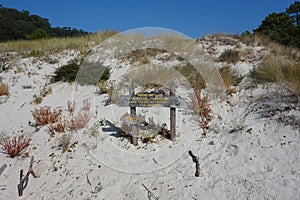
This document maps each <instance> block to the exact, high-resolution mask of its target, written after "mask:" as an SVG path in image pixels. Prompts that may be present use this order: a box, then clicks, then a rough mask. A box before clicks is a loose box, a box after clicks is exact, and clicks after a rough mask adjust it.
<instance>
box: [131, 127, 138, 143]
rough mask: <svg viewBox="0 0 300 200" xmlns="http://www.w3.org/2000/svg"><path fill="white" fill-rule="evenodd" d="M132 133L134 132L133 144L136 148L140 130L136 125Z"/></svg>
mask: <svg viewBox="0 0 300 200" xmlns="http://www.w3.org/2000/svg"><path fill="white" fill-rule="evenodd" d="M131 131H132V135H131V137H132V144H133V145H134V146H137V145H138V129H137V127H136V126H134V125H131Z"/></svg>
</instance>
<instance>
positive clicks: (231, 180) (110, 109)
mask: <svg viewBox="0 0 300 200" xmlns="http://www.w3.org/2000/svg"><path fill="white" fill-rule="evenodd" d="M201 45H202V46H203V47H205V48H204V49H210V51H211V49H212V47H211V46H212V45H213V46H214V52H213V53H211V52H210V54H211V55H214V56H215V57H217V55H220V52H221V51H223V50H224V49H225V48H233V46H230V45H228V46H224V45H222V44H219V43H216V42H213V41H211V40H210V41H202V42H201ZM209 46H210V47H209ZM242 48H245V46H243V45H242ZM249 48H252V47H249ZM254 52H256V50H254ZM77 56H78V53H77V52H74V51H65V52H63V53H61V54H58V55H55V57H56V58H57V59H58V60H59V62H58V63H56V64H49V63H47V62H45V61H43V60H38V59H37V58H18V61H17V63H16V64H15V65H14V66H13V68H12V69H11V70H9V71H8V72H3V73H1V74H0V75H1V77H3V82H4V83H6V84H8V86H9V92H10V94H9V98H8V99H7V101H6V102H5V103H2V104H0V112H1V115H0V118H1V119H0V131H1V133H2V134H1V138H2V139H3V138H5V137H8V136H15V135H21V134H22V133H25V135H27V136H30V138H31V139H32V141H31V145H30V146H29V148H28V152H29V155H30V156H34V158H35V161H34V163H33V167H34V169H35V171H36V173H37V174H38V175H40V177H39V178H33V177H32V176H30V178H29V182H28V185H27V187H26V189H25V190H24V194H23V196H22V197H18V192H17V185H18V183H19V172H20V170H21V169H23V170H24V171H25V172H27V169H28V167H29V162H30V158H29V157H27V158H23V157H15V158H9V157H8V156H7V154H5V153H4V152H3V153H0V167H1V166H2V164H6V165H7V168H6V169H5V170H4V171H3V173H2V174H1V175H0V199H7V200H9V199H12V200H14V199H47V200H48V199H105V200H107V199H128V200H129V199H147V198H148V197H147V190H146V189H145V188H144V187H143V186H142V184H144V185H145V186H146V187H147V188H148V189H149V190H151V191H152V192H153V194H154V195H155V196H156V197H157V198H159V199H299V198H300V189H299V186H300V165H299V163H300V156H299V151H300V137H299V124H297V122H298V123H299V122H300V120H299V118H300V111H299V102H296V103H295V102H291V101H287V99H288V98H292V96H291V95H290V93H288V92H286V90H284V89H283V88H282V86H280V85H279V86H278V85H270V86H268V87H258V88H252V89H247V90H245V89H243V88H239V87H238V88H237V90H238V93H236V94H233V96H232V97H231V96H227V97H226V99H225V100H222V101H221V100H220V99H212V100H211V101H210V103H211V106H212V110H213V120H212V122H211V124H210V127H211V129H210V130H209V132H208V135H207V137H206V138H203V137H202V135H201V133H202V131H201V130H200V128H199V127H198V125H197V121H196V120H197V117H196V116H194V115H192V114H191V111H190V110H189V109H188V108H187V107H184V108H181V109H177V133H178V134H179V136H178V137H177V139H176V141H175V142H171V141H169V140H166V139H160V140H159V142H158V143H153V144H142V143H141V142H140V144H139V145H138V146H137V147H135V146H133V145H132V144H130V143H129V142H128V141H127V140H126V139H125V140H121V138H119V137H115V136H114V132H109V131H103V130H102V129H101V127H100V128H98V130H99V132H100V133H99V134H98V135H97V136H96V137H95V136H92V135H91V134H90V132H91V130H90V128H91V127H92V126H93V124H94V122H96V121H97V120H100V119H103V118H105V119H107V120H109V121H110V122H112V123H113V124H115V125H116V126H120V117H121V116H122V115H123V114H124V113H126V112H128V111H129V109H128V108H126V107H118V106H117V105H115V104H112V105H110V106H104V100H105V99H106V98H107V96H106V95H95V91H96V87H92V86H90V87H83V86H82V87H81V86H77V87H76V89H75V92H74V93H73V87H74V85H73V84H67V83H56V84H50V85H48V87H51V90H52V93H51V94H49V95H47V96H46V97H44V99H43V101H42V103H41V104H40V105H32V104H30V102H32V101H33V100H34V98H33V96H34V95H39V94H40V91H41V90H42V88H43V87H44V86H45V84H46V83H48V82H49V78H50V75H52V74H53V73H54V70H55V69H56V68H58V67H59V66H61V65H63V64H65V63H67V62H68V61H69V60H72V59H73V58H75V57H77ZM162 56H163V55H162ZM256 56H257V55H256ZM153 60H155V59H154V58H153ZM157 62H159V61H157ZM173 62H174V61H173ZM256 63H257V62H256V61H253V62H250V61H249V60H245V61H244V62H240V63H237V64H236V65H234V66H233V67H234V68H235V69H237V70H238V71H239V72H240V74H246V73H248V72H249V70H250V69H252V68H253V67H255V65H256ZM105 65H106V66H109V67H111V68H112V73H113V74H112V75H111V80H112V81H115V82H118V81H121V80H120V76H121V75H123V74H125V73H126V72H127V71H128V70H129V69H130V66H129V65H128V63H126V62H121V63H120V62H119V61H117V60H115V58H113V57H111V60H109V59H108V60H106V61H105ZM120 66H121V67H120ZM18 68H19V69H21V72H19V73H16V74H15V73H14V70H17V69H18ZM28 72H30V73H31V74H32V75H30V76H28ZM24 85H31V86H32V88H30V89H23V86H24ZM187 91H188V88H184V87H182V86H178V85H177V93H176V94H177V95H179V96H181V97H182V98H183V99H188V96H189V94H188V92H187ZM284 95H289V97H288V98H287V97H282V96H284ZM267 97H273V98H271V99H269V100H268V101H267V102H268V103H266V104H263V103H262V102H263V101H262V99H266V98H267ZM71 99H74V100H75V102H76V103H77V109H79V108H80V104H81V103H82V101H83V100H85V99H90V101H91V104H92V108H91V115H92V118H91V120H90V122H89V124H88V127H87V128H86V129H83V130H80V131H78V132H70V131H68V132H67V133H65V134H66V135H69V136H70V137H71V142H70V143H71V144H73V145H71V146H72V147H70V148H69V149H70V150H71V152H65V153H62V149H59V148H58V146H59V141H61V139H60V138H61V137H62V134H57V135H55V136H54V137H50V135H49V133H48V128H47V127H46V126H45V127H42V128H41V129H40V130H38V131H37V132H35V128H34V127H31V126H29V125H28V121H31V122H33V121H34V120H33V117H32V115H31V111H32V110H34V108H39V107H40V106H43V105H49V106H51V108H58V107H60V108H62V109H63V114H64V115H65V116H66V117H69V115H68V112H67V111H66V105H67V101H68V100H71ZM276 99H279V100H278V101H276ZM285 106H289V108H290V109H288V110H286V111H280V109H281V108H283V107H285ZM269 107H273V108H274V110H275V111H274V114H273V116H270V117H266V116H265V117H261V116H260V115H261V114H262V113H260V112H263V108H264V109H267V108H269ZM96 110H97V114H96ZM137 110H138V113H140V114H144V115H145V116H146V119H147V118H148V117H153V118H154V121H155V122H156V123H160V124H161V123H163V122H165V123H167V125H168V127H169V110H168V109H167V108H137ZM280 116H281V117H282V118H283V119H286V120H285V121H284V120H283V121H284V122H285V123H284V122H283V123H280V122H278V121H279V118H280ZM288 119H291V120H288ZM297 120H298V121H297ZM292 122H295V124H293V123H292ZM233 130H236V131H233ZM1 138H0V139H1ZM77 142H78V143H77ZM189 150H191V151H192V152H193V153H194V154H195V155H196V156H199V158H200V168H201V169H200V171H201V172H200V177H195V176H194V174H195V163H193V161H192V158H191V157H190V156H189V154H188V153H187V152H188V151H189ZM152 199H153V198H152Z"/></svg>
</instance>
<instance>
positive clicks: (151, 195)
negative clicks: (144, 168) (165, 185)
mask: <svg viewBox="0 0 300 200" xmlns="http://www.w3.org/2000/svg"><path fill="white" fill-rule="evenodd" d="M142 186H143V187H144V188H145V189H146V190H147V191H148V199H151V197H153V198H154V199H155V200H158V198H157V197H156V196H155V195H154V194H153V192H151V191H150V190H149V189H148V188H147V187H146V186H145V185H144V184H143V183H142Z"/></svg>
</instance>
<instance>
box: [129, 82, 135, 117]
mask: <svg viewBox="0 0 300 200" xmlns="http://www.w3.org/2000/svg"><path fill="white" fill-rule="evenodd" d="M134 94H135V93H134V84H133V80H132V78H131V79H130V86H129V96H131V97H132V96H134ZM130 114H132V115H136V107H135V106H130Z"/></svg>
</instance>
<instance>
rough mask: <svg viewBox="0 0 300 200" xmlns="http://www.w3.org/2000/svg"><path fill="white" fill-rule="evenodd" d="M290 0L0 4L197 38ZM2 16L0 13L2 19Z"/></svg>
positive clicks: (255, 22) (100, 26)
mask: <svg viewBox="0 0 300 200" xmlns="http://www.w3.org/2000/svg"><path fill="white" fill-rule="evenodd" d="M294 2H295V1H294V0H194V1H192V0H182V1H177V0H148V1H147V0H127V1H126V0H123V1H121V0H120V1H116V0H110V1H108V0H106V1H101V0H85V1H83V0H80V1H77V0H73V1H71V0H0V4H1V5H2V6H3V7H9V8H16V9H18V10H28V11H29V12H30V13H32V14H36V15H39V16H41V17H44V18H47V19H49V22H50V24H51V25H52V26H53V27H55V26H60V27H65V26H67V27H72V28H77V29H83V30H85V31H90V32H97V31H101V30H104V29H110V30H112V29H113V30H117V31H126V30H129V29H134V28H140V27H162V28H169V29H173V30H176V31H179V32H182V33H184V34H186V35H188V36H190V37H193V38H198V37H200V36H203V35H208V34H211V33H215V32H222V33H234V34H240V33H242V32H244V31H245V30H249V31H252V30H253V29H255V28H257V27H258V26H259V25H260V23H261V21H262V20H263V19H264V18H265V17H266V16H267V15H268V14H270V13H272V12H282V11H285V9H286V8H287V7H288V6H289V5H290V4H292V3H294ZM0 20H1V19H0Z"/></svg>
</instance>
